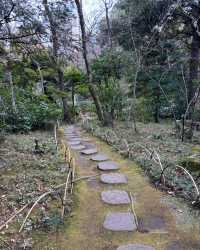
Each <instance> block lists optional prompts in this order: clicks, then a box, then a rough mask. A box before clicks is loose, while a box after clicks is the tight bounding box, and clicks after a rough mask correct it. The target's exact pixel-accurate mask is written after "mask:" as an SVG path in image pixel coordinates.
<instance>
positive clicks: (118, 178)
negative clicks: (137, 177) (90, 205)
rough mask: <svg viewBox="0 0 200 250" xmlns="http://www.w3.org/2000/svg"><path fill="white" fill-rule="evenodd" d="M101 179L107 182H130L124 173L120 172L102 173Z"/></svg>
mask: <svg viewBox="0 0 200 250" xmlns="http://www.w3.org/2000/svg"><path fill="white" fill-rule="evenodd" d="M100 180H101V182H103V183H106V184H127V182H128V181H127V177H126V176H125V175H124V174H118V173H110V174H102V175H101V177H100Z"/></svg>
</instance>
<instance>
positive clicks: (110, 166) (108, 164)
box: [97, 161, 119, 171]
mask: <svg viewBox="0 0 200 250" xmlns="http://www.w3.org/2000/svg"><path fill="white" fill-rule="evenodd" d="M97 167H98V169H100V170H102V171H110V170H118V169H119V166H118V164H117V163H115V162H114V161H105V162H100V163H98V165H97Z"/></svg>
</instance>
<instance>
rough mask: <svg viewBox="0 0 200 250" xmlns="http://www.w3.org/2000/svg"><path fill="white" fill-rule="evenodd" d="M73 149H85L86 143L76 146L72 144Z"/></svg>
mask: <svg viewBox="0 0 200 250" xmlns="http://www.w3.org/2000/svg"><path fill="white" fill-rule="evenodd" d="M71 149H73V150H83V149H85V146H84V145H74V146H71Z"/></svg>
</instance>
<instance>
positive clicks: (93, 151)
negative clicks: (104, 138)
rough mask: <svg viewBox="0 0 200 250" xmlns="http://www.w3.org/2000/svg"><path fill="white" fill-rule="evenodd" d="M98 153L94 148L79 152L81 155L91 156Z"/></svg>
mask: <svg viewBox="0 0 200 250" xmlns="http://www.w3.org/2000/svg"><path fill="white" fill-rule="evenodd" d="M97 152H98V151H97V149H96V148H90V149H85V150H82V151H81V154H84V155H93V154H96V153H97Z"/></svg>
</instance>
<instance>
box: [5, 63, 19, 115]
mask: <svg viewBox="0 0 200 250" xmlns="http://www.w3.org/2000/svg"><path fill="white" fill-rule="evenodd" d="M6 71H7V72H6V73H7V77H8V82H9V87H10V92H11V102H12V109H13V111H14V112H15V113H16V112H17V105H16V96H15V90H14V85H13V78H12V69H11V62H10V61H9V59H8V61H7V65H6Z"/></svg>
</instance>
